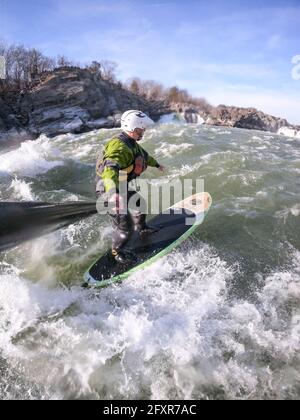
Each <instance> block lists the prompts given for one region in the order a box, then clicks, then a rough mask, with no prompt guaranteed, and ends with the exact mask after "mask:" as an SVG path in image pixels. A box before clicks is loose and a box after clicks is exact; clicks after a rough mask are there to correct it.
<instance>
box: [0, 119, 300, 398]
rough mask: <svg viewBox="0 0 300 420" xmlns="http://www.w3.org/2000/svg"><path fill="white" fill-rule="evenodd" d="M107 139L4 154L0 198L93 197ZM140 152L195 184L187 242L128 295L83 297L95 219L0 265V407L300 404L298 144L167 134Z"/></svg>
mask: <svg viewBox="0 0 300 420" xmlns="http://www.w3.org/2000/svg"><path fill="white" fill-rule="evenodd" d="M116 132H117V131H116V130H100V131H95V132H90V133H87V134H82V135H70V134H69V135H64V136H58V137H56V138H54V139H51V140H50V139H48V138H46V137H44V136H42V137H40V139H38V140H37V141H34V142H30V141H28V142H25V143H22V144H21V145H20V146H15V147H14V149H12V150H10V149H7V148H6V149H2V150H1V149H0V199H1V200H15V201H20V200H24V201H30V200H42V201H54V202H61V201H77V200H80V201H81V200H87V201H90V200H91V199H93V198H94V193H93V188H94V186H93V181H94V163H95V158H96V155H97V153H98V151H99V150H100V149H101V144H102V143H103V142H104V141H105V140H108V139H109V138H111V137H112V136H113V135H114V134H115V133H116ZM143 146H144V147H145V148H146V149H147V150H148V151H149V152H150V153H151V154H152V155H154V156H155V157H156V158H157V159H158V160H159V161H160V162H161V163H162V164H164V165H166V166H167V173H166V175H162V174H160V173H157V171H156V170H155V169H150V170H149V171H148V172H147V175H146V176H144V177H146V178H148V179H151V178H155V179H158V181H156V182H158V183H160V182H161V183H164V182H165V179H166V177H167V179H168V180H170V181H171V180H174V179H176V178H179V179H187V178H192V179H198V178H203V179H204V180H205V190H206V191H209V192H210V193H211V195H212V197H213V201H214V203H213V206H212V208H211V210H210V212H209V214H208V216H207V218H206V220H205V222H204V224H203V225H202V226H201V227H200V228H199V229H198V230H197V232H196V233H195V234H194V235H193V236H192V237H191V239H190V240H188V241H187V242H185V243H184V244H183V245H182V246H181V247H180V248H178V249H177V250H176V251H174V252H173V253H172V254H170V255H169V256H167V257H165V258H163V259H161V260H160V261H159V262H157V263H155V264H154V265H152V266H151V267H148V268H147V269H146V270H145V271H143V272H142V273H138V274H135V275H134V276H132V277H131V278H129V279H128V280H126V281H125V282H124V283H123V284H121V285H117V286H111V287H109V288H107V289H105V290H102V291H93V290H83V289H82V288H81V287H80V286H81V283H82V276H83V273H84V272H85V270H86V269H87V268H88V267H89V265H90V264H91V263H92V262H93V261H94V260H95V259H96V258H97V257H98V256H99V255H101V254H102V253H103V252H104V251H105V250H106V249H107V248H108V247H109V243H110V236H111V227H110V224H109V221H108V219H107V217H105V216H104V217H103V216H99V215H96V216H94V217H92V218H90V219H86V220H83V221H82V222H80V223H78V224H76V225H72V226H70V227H69V228H66V229H64V230H62V231H59V232H56V233H54V234H51V235H48V236H46V237H43V238H39V239H36V240H34V241H31V242H28V243H26V244H24V245H22V246H19V247H18V248H15V249H13V250H11V251H9V252H6V253H2V254H1V255H0V372H1V375H0V398H1V399H20V398H22V399H104V398H105V399H171V398H175V399H263V398H264V399H299V397H300V364H299V362H300V360H299V359H300V353H299V350H300V310H299V304H300V181H299V175H300V141H299V140H297V139H292V138H287V137H282V136H277V135H272V134H269V133H262V132H257V131H247V130H238V129H227V128H226V129H225V128H220V127H219V128H215V127H205V126H199V125H184V124H161V125H158V126H156V127H155V128H153V129H151V130H150V131H149V132H148V133H147V135H146V137H145V140H144V141H143Z"/></svg>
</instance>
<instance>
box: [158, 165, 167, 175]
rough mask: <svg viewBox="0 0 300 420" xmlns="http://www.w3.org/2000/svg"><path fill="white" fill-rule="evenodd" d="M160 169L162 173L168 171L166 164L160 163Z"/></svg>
mask: <svg viewBox="0 0 300 420" xmlns="http://www.w3.org/2000/svg"><path fill="white" fill-rule="evenodd" d="M158 170H159V171H160V172H162V173H165V172H167V168H166V167H165V166H163V165H159V167H158Z"/></svg>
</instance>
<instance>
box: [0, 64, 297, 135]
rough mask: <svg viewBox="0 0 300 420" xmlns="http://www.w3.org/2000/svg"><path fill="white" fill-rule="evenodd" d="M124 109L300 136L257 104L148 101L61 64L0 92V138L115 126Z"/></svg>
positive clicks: (284, 122) (193, 121) (93, 75)
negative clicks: (27, 85)
mask: <svg viewBox="0 0 300 420" xmlns="http://www.w3.org/2000/svg"><path fill="white" fill-rule="evenodd" d="M205 104H206V105H205ZM128 109H141V110H143V111H144V112H146V113H148V114H149V115H150V116H151V117H152V118H153V119H154V120H155V121H157V120H158V119H159V117H160V116H162V115H164V114H168V113H171V112H175V113H180V114H181V115H182V117H183V118H184V119H185V121H186V122H189V123H197V124H199V123H205V124H209V125H217V126H226V127H237V128H245V129H251V130H253V129H254V130H262V131H270V132H273V133H282V134H286V133H290V134H291V133H292V134H293V135H294V136H298V135H299V137H300V127H295V126H292V125H290V124H289V123H288V122H287V121H286V120H284V119H281V118H276V117H273V116H271V115H267V114H265V113H263V112H260V111H258V110H256V109H255V108H237V107H228V106H225V105H220V106H218V107H212V106H210V105H208V104H207V103H206V102H205V101H204V103H203V105H202V106H197V105H195V104H192V105H191V104H188V103H186V104H178V103H171V104H167V105H166V104H165V103H164V102H158V101H156V102H153V101H147V100H145V99H144V98H143V97H140V96H137V95H135V94H133V93H131V92H129V91H128V90H126V89H124V88H122V86H121V84H115V83H110V82H108V81H105V80H103V79H102V78H101V77H100V76H99V75H98V74H97V73H93V72H92V71H91V70H88V69H80V68H77V67H65V68H59V69H56V70H54V71H53V72H49V73H45V74H43V75H42V76H40V77H39V78H38V79H37V80H35V82H34V84H33V86H32V87H31V89H29V90H26V91H22V92H15V93H14V92H10V93H6V94H5V95H4V94H2V96H1V95H0V139H1V137H2V139H3V138H4V139H9V138H15V137H16V136H19V137H20V136H23V137H24V136H25V138H28V137H31V138H36V137H38V136H39V135H40V134H42V133H43V134H46V135H48V136H56V135H58V134H65V133H70V132H71V133H81V132H85V131H89V130H92V129H99V128H113V127H118V126H119V125H120V116H121V114H122V113H123V112H124V111H126V110H128ZM1 133H2V134H1Z"/></svg>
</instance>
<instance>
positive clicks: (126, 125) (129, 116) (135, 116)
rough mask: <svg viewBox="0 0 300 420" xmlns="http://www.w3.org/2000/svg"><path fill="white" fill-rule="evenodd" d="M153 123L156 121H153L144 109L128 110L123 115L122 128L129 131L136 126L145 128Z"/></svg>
mask: <svg viewBox="0 0 300 420" xmlns="http://www.w3.org/2000/svg"><path fill="white" fill-rule="evenodd" d="M153 124H154V121H152V120H151V118H149V117H148V116H147V115H146V114H144V113H143V112H142V111H137V110H131V111H126V112H125V113H124V114H123V115H122V117H121V128H122V130H123V131H127V132H129V133H130V132H132V131H134V130H135V129H136V128H141V129H142V130H144V129H146V128H148V127H150V126H151V125H153Z"/></svg>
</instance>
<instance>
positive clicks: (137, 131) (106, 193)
mask: <svg viewBox="0 0 300 420" xmlns="http://www.w3.org/2000/svg"><path fill="white" fill-rule="evenodd" d="M152 124H154V122H153V121H152V120H151V119H150V118H149V117H148V116H147V115H146V114H144V113H143V112H141V111H136V110H131V111H127V112H125V113H124V114H123V115H122V117H121V128H122V133H121V134H120V135H119V136H117V137H114V138H113V139H111V140H110V141H109V142H108V143H107V144H106V146H105V148H104V151H103V153H102V155H101V157H100V158H99V159H98V161H97V165H96V174H97V179H96V191H97V195H98V196H99V197H101V198H102V199H103V198H104V199H105V200H107V201H108V202H109V203H113V204H114V205H115V208H114V209H113V211H111V212H109V214H110V217H111V220H112V224H113V227H114V234H113V238H112V254H113V256H114V258H115V259H116V260H117V261H118V262H119V263H122V264H125V263H127V262H128V260H132V259H133V258H134V255H132V254H129V253H128V252H125V251H124V250H123V249H122V248H123V247H124V245H125V244H126V243H127V242H128V240H129V239H130V237H131V235H132V233H133V232H134V231H138V232H139V234H140V235H142V236H144V235H149V234H151V233H153V232H154V230H153V228H151V227H149V226H147V224H146V215H145V214H143V213H142V212H141V211H137V210H135V211H133V212H130V211H129V209H128V202H129V200H130V198H131V197H133V196H136V194H137V192H136V191H132V190H130V191H129V187H128V184H129V183H130V182H131V181H133V180H134V179H137V178H138V177H139V176H140V175H141V174H142V173H143V172H145V171H146V169H147V167H148V166H150V167H155V168H157V169H159V170H160V171H161V172H164V171H165V168H164V167H163V166H162V165H160V164H159V163H158V162H157V161H156V160H155V159H154V158H153V157H152V156H150V155H149V154H148V153H147V152H146V150H144V149H143V148H142V147H141V146H140V145H139V144H138V143H139V142H140V141H141V140H142V138H143V136H144V134H145V131H146V129H147V128H149V127H150V126H151V125H152ZM120 172H121V174H123V176H124V174H125V176H126V174H127V176H126V182H127V188H126V190H127V191H126V192H127V194H126V195H125V196H124V195H123V194H121V193H120V189H119V187H120V180H122V177H121V176H120V175H121V174H120ZM125 200H126V201H127V203H126V202H125ZM141 200H143V199H142V197H140V196H139V200H138V201H139V203H138V205H139V207H140V208H142V207H143V206H142V205H141ZM126 204H127V205H126ZM124 209H126V211H124Z"/></svg>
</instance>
